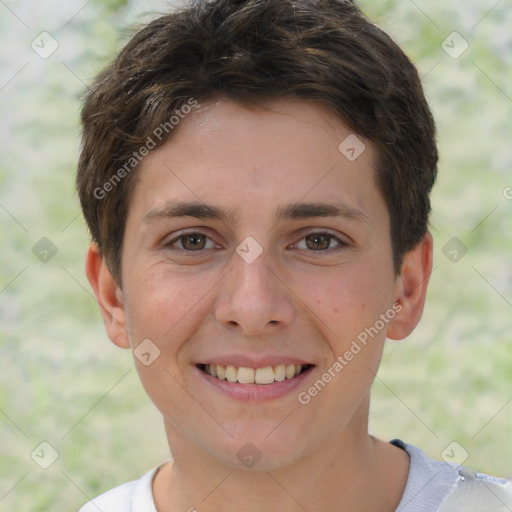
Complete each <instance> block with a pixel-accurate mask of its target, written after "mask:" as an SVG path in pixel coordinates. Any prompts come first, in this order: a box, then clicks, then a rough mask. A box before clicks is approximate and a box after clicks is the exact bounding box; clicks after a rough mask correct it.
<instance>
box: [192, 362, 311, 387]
mask: <svg viewBox="0 0 512 512" xmlns="http://www.w3.org/2000/svg"><path fill="white" fill-rule="evenodd" d="M313 366H314V365H312V364H305V365H301V364H278V365H276V366H265V367H264V368H247V367H245V366H240V367H237V366H232V365H227V366H224V365H221V364H198V365H197V367H198V368H199V369H200V370H201V371H202V372H204V373H206V374H207V375H210V376H211V377H214V378H216V379H219V380H227V381H228V382H232V383H235V382H238V383H239V384H272V383H274V382H281V381H283V380H286V379H293V378H294V377H297V376H298V375H300V374H302V373H304V372H307V371H308V370H309V369H311V368H313Z"/></svg>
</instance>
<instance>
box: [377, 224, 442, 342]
mask: <svg viewBox="0 0 512 512" xmlns="http://www.w3.org/2000/svg"><path fill="white" fill-rule="evenodd" d="M433 246H434V241H433V238H432V235H431V234H430V233H428V232H427V234H426V235H425V236H424V237H423V239H422V240H421V242H419V243H418V245H417V246H416V247H415V248H414V249H413V250H412V251H410V252H408V253H407V254H406V255H405V257H404V262H403V264H402V272H401V274H400V275H399V276H397V278H396V284H395V286H396V288H395V303H398V304H399V305H400V306H401V308H402V309H401V310H400V311H399V312H398V313H397V315H396V316H395V318H394V319H393V320H392V321H391V322H390V324H389V326H388V332H387V337H388V338H390V339H392V340H402V339H404V338H406V337H407V336H409V334H411V332H412V331H413V330H414V329H415V327H416V326H417V325H418V322H419V321H420V319H421V316H422V314H423V307H424V305H425V297H426V295H427V286H428V281H429V279H430V274H431V273H432V259H433Z"/></svg>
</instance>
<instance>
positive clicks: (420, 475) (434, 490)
mask: <svg viewBox="0 0 512 512" xmlns="http://www.w3.org/2000/svg"><path fill="white" fill-rule="evenodd" d="M393 444H395V445H397V446H399V447H401V448H403V449H404V450H406V451H407V453H408V454H409V456H410V459H411V464H410V469H409V475H408V478H407V484H406V487H405V491H404V494H403V496H402V499H401V500H400V503H399V505H398V507H397V509H396V512H459V511H460V512H510V511H511V510H512V480H505V479H503V478H497V477H492V476H489V475H485V474H483V473H475V472H474V471H472V470H471V469H469V468H466V467H464V466H459V465H457V464H454V463H450V462H440V461H437V460H433V459H430V458H429V457H427V456H426V455H425V454H424V453H423V452H422V451H421V450H420V449H419V448H416V447H415V446H412V445H409V444H405V443H402V442H401V441H398V440H397V441H394V442H393ZM162 465H163V464H162ZM162 465H160V466H157V467H155V468H153V469H152V470H151V471H148V472H147V473H146V474H145V475H144V476H142V477H141V478H139V479H138V480H134V481H133V482H128V483H126V484H122V485H120V486H118V487H115V488H114V489H111V490H110V491H107V492H105V493H103V494H101V495H100V496H98V497H97V498H95V499H93V500H91V501H89V502H87V503H86V504H85V505H84V506H83V507H82V508H81V509H80V510H79V512H98V511H99V510H100V511H101V512H157V510H156V507H155V502H154V500H153V492H152V482H153V478H154V476H155V475H156V473H157V471H158V470H159V468H160V467H161V466H162Z"/></svg>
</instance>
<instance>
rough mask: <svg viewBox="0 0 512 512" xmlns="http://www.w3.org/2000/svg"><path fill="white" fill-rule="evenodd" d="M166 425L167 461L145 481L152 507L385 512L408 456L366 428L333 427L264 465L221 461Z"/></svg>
mask: <svg viewBox="0 0 512 512" xmlns="http://www.w3.org/2000/svg"><path fill="white" fill-rule="evenodd" d="M166 431H167V435H168V438H169V441H170V443H169V445H170V447H171V453H172V455H173V460H172V462H170V463H168V464H167V465H166V466H164V467H163V468H162V469H161V470H160V472H159V473H158V474H157V477H156V478H155V481H154V484H153V494H154V497H155V504H156V507H157V510H158V512H170V511H174V510H183V511H190V512H193V511H194V510H197V511H200V512H218V511H219V510H222V511H223V512H238V511H240V510H247V509H250V510H251V512H266V511H268V510H279V511H280V512H304V510H307V511H310V512H316V511H321V510H337V511H340V512H345V511H347V512H348V511H350V512H363V511H365V512H366V511H368V510H379V511H382V512H393V511H395V510H396V507H397V506H398V503H399V501H400V498H401V496H402V494H403V491H404V489H405V485H406V482H407V476H408V471H409V457H408V455H407V454H406V453H405V452H403V451H402V450H400V449H399V448H396V447H394V446H392V445H390V444H389V443H385V442H383V441H380V440H377V439H375V438H374V437H372V436H370V435H368V433H367V428H365V429H364V430H361V429H359V430H358V431H356V432H354V431H350V430H349V431H343V432H340V433H339V435H338V436H337V437H336V438H335V439H328V440H325V442H324V443H323V444H322V445H320V446H318V447H317V448H315V449H314V450H312V451H311V452H310V453H308V454H307V455H306V456H303V457H302V458H300V459H298V460H294V461H293V462H292V463H289V464H286V465H283V466H282V467H280V468H277V469H272V470H262V469H260V470H256V469H255V468H256V467H257V466H255V467H254V468H242V469H240V467H235V466H232V465H227V464H223V463H222V462H219V461H218V460H217V459H215V458H214V457H212V456H211V455H210V454H209V453H208V452H206V451H205V450H204V449H202V448H201V447H199V446H198V445H197V444H196V443H194V442H191V441H189V440H187V439H184V438H183V437H182V438H181V439H180V437H179V435H178V433H177V432H176V431H174V430H173V428H172V427H171V426H170V425H168V424H166ZM357 432H360V433H359V434H357ZM177 439H179V440H180V442H179V443H177V442H176V440H177ZM171 441H173V442H171Z"/></svg>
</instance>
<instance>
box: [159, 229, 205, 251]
mask: <svg viewBox="0 0 512 512" xmlns="http://www.w3.org/2000/svg"><path fill="white" fill-rule="evenodd" d="M208 244H209V245H208ZM165 247H166V248H167V249H169V250H171V251H173V252H178V253H182V254H183V253H184V254H186V253H191V252H197V253H202V252H205V251H207V250H208V249H214V248H215V243H214V242H213V240H210V237H208V236H206V235H205V234H203V233H199V232H197V231H190V232H188V233H182V234H181V235H179V236H177V237H176V238H173V239H172V240H171V241H170V242H169V243H166V244H165ZM203 249H204V250H205V251H203Z"/></svg>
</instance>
